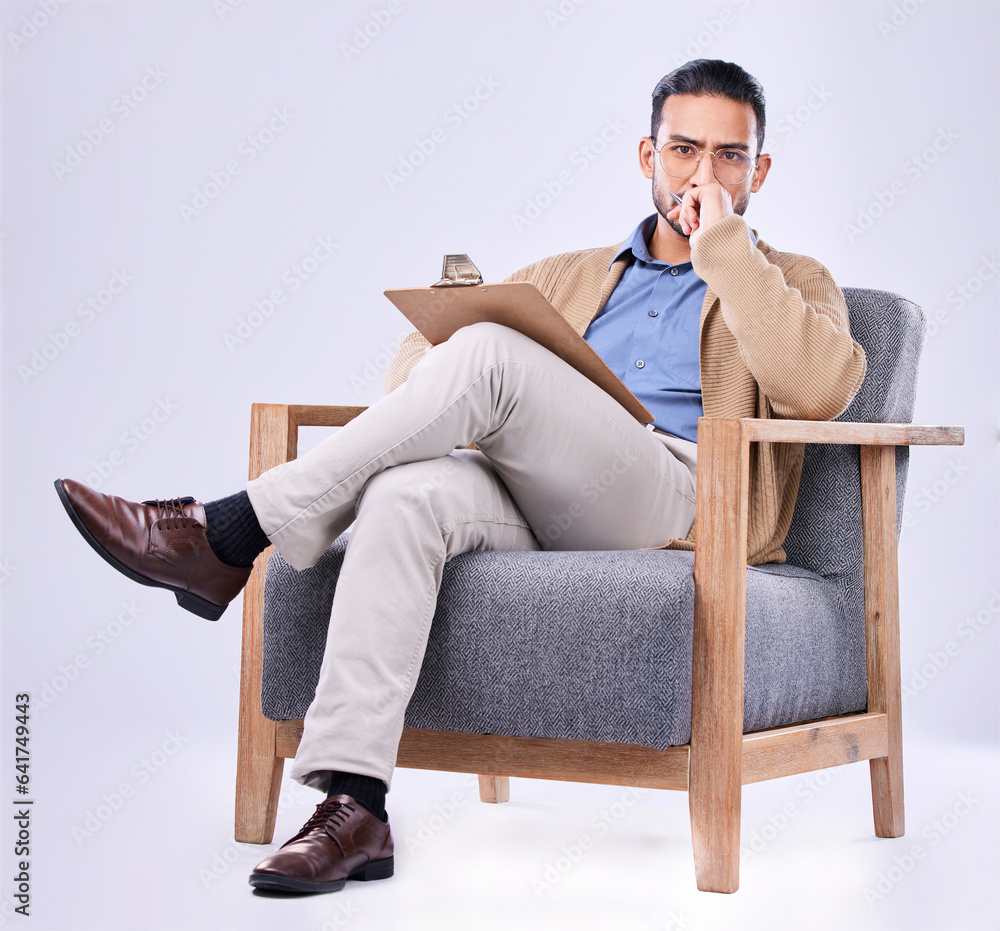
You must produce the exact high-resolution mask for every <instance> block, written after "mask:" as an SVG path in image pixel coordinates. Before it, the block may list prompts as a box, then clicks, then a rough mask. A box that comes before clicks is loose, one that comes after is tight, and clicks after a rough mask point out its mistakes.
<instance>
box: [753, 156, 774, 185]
mask: <svg viewBox="0 0 1000 931" xmlns="http://www.w3.org/2000/svg"><path fill="white" fill-rule="evenodd" d="M770 170H771V156H770V155H768V154H767V153H766V152H762V153H761V154H760V156H759V157H758V158H757V167H756V168H755V169H754V170H753V184H751V185H750V193H751V194H756V193H757V192H758V191H759V190H760V188H761V185H762V184H763V183H764V179H765V178H766V177H767V173H768V172H769V171H770Z"/></svg>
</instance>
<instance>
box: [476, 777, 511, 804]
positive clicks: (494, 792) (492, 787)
mask: <svg viewBox="0 0 1000 931" xmlns="http://www.w3.org/2000/svg"><path fill="white" fill-rule="evenodd" d="M479 800H480V801H481V802H509V801H510V776H480V777H479Z"/></svg>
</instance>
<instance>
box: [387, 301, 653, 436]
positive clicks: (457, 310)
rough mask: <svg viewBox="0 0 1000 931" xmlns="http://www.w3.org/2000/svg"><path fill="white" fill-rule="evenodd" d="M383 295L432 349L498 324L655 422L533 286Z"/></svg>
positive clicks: (645, 419)
mask: <svg viewBox="0 0 1000 931" xmlns="http://www.w3.org/2000/svg"><path fill="white" fill-rule="evenodd" d="M383 293H384V294H385V296H386V297H387V298H389V300H390V301H392V303H393V304H394V305H395V306H396V307H397V308H398V309H399V311H400V312H401V313H402V314H403V316H404V317H406V318H407V320H409V321H410V323H412V324H413V325H414V327H416V328H417V330H418V331H419V332H420V333H421V334H422V335H423V336H424V337H425V338H426V339H427V340H428V341H429V342H430V344H431V345H432V346H436V345H437V344H438V343H443V342H444V341H445V340H446V339H448V337H449V336H451V334H452V333H454V332H455V331H456V330H458V329H460V328H461V327H464V326H469V325H470V324H472V323H484V322H488V323H500V324H503V325H504V326H509V327H511V328H513V329H515V330H517V331H518V332H520V333H523V334H524V335H525V336H527V337H529V338H530V339H533V340H534V341H535V342H536V343H539V344H540V345H542V346H544V347H545V348H546V349H548V350H549V351H551V352H554V353H555V354H556V355H557V356H559V358H560V359H562V360H563V361H564V362H567V363H568V364H569V365H571V366H573V368H575V369H576V370H577V371H578V372H579V373H580V374H581V375H585V376H586V377H587V378H589V379H590V380H591V381H592V382H594V384H595V385H597V386H598V387H599V388H601V389H603V390H604V391H606V392H607V393H608V394H610V395H611V397H613V398H614V399H615V400H616V401H617V402H618V403H619V404H621V406H622V407H624V408H625V410H627V411H628V412H629V413H630V414H631V415H632V416H633V417H635V419H636V420H638V421H639V423H642V424H647V423H652V422H653V420H654V418H653V415H652V414H651V413H650V412H649V411H648V410H647V409H646V407H645V406H644V405H643V404H642V402H641V401H639V399H638V398H637V397H636V396H635V395H634V394H632V392H631V391H629V390H628V388H626V387H625V383H624V382H623V381H622V380H621V379H620V378H619V377H618V376H617V375H615V373H614V372H612V371H611V369H609V368H608V366H607V364H606V363H605V362H604V360H603V359H602V358H601V357H600V356H599V355H598V354H597V353H596V352H594V350H593V349H592V348H591V347H590V345H589V344H588V343H587V341H586V340H585V339H584V338H583V337H582V336H580V335H579V334H578V333H577V332H576V331H575V330H574V329H573V328H572V327H571V326H570V325H569V323H568V322H567V321H566V320H565V318H564V317H563V316H562V315H561V314H560V313H559V311H557V310H556V309H555V308H554V307H553V306H552V305H551V304H550V303H549V302H548V301H547V300H546V299H545V298H544V297H543V295H542V293H541V292H540V291H539V290H538V288H536V287H535V286H534V285H533V284H530V283H529V282H526V281H514V282H502V283H500V284H481V283H479V284H460V285H459V286H457V287H456V286H455V283H453V282H447V283H446V284H443V285H442V284H440V283H439V284H437V285H432V286H431V287H429V288H393V289H390V290H388V291H385V292H383Z"/></svg>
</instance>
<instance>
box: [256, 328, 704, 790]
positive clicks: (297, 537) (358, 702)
mask: <svg viewBox="0 0 1000 931" xmlns="http://www.w3.org/2000/svg"><path fill="white" fill-rule="evenodd" d="M470 443H475V444H476V446H477V449H476V450H469V449H466V448H465V447H467V446H469V444H470ZM695 450H696V447H695V444H694V443H690V442H687V441H685V440H680V439H677V438H674V437H670V436H667V435H665V434H660V433H654V432H652V431H651V430H648V429H646V428H645V427H643V425H642V424H640V423H639V422H638V421H636V420H635V419H634V418H633V417H632V416H631V415H630V414H628V412H627V411H626V410H625V409H624V408H623V407H621V405H619V404H618V403H617V402H616V401H614V400H613V399H612V398H611V397H610V396H609V395H607V394H605V393H604V392H603V391H601V390H600V389H599V388H597V387H596V386H595V385H594V384H593V383H592V382H591V381H590V380H589V379H587V378H585V377H584V376H583V375H581V374H579V373H578V372H577V371H576V370H575V369H573V368H572V367H571V366H569V365H568V364H567V363H565V362H563V361H562V360H561V359H560V358H559V357H558V356H556V355H554V354H553V353H551V352H549V351H548V350H547V349H545V348H544V347H542V346H540V345H538V344H537V343H535V342H534V341H533V340H530V339H528V338H527V337H525V336H523V335H522V334H520V333H518V332H517V331H515V330H512V329H510V328H508V327H504V326H500V325H498V324H493V323H478V324H475V325H473V326H468V327H463V328H462V329H460V330H458V331H457V332H456V333H455V334H454V335H453V336H452V337H451V338H450V339H449V340H448V341H447V342H445V343H441V344H439V345H438V346H435V347H433V348H431V349H430V350H429V351H428V352H427V354H426V355H425V356H424V358H423V359H421V360H420V362H419V363H418V364H417V365H416V366H415V367H414V368H413V370H412V371H411V373H410V376H409V378H408V380H407V381H406V382H405V383H404V384H402V385H400V386H399V387H398V388H397V389H396V390H395V391H393V392H392V393H391V394H389V395H387V396H386V397H385V398H383V399H382V400H381V401H379V402H378V403H377V404H374V405H372V406H371V407H370V408H368V410H366V411H365V412H364V413H363V414H361V415H360V416H359V417H357V418H355V419H354V420H353V421H351V423H349V424H348V425H347V426H345V427H342V428H340V429H339V430H337V431H336V432H335V433H333V434H332V435H331V436H330V437H329V438H328V439H326V440H325V441H324V442H322V443H321V444H319V445H318V446H317V447H315V448H314V449H312V450H310V451H309V452H308V453H306V454H305V455H303V456H302V457H300V458H298V459H295V460H293V461H292V462H289V463H286V464H284V465H280V466H277V467H276V468H274V469H271V470H269V471H268V472H265V473H264V474H263V475H261V476H260V478H258V479H255V480H254V481H252V482H250V483H249V485H248V486H247V493H248V494H249V497H250V501H251V504H252V505H253V508H254V511H255V512H256V514H257V517H258V520H259V521H260V524H261V527H262V528H263V530H264V532H265V533H266V534H267V536H268V537H269V539H270V540H271V542H272V543H274V545H275V547H276V548H277V550H278V552H280V553H281V555H282V556H283V557H284V558H285V559H286V560H287V561H288V562H289V563H291V565H292V566H294V567H295V568H296V569H305V568H308V567H309V566H312V565H313V564H314V563H315V562H316V560H317V559H319V557H320V555H321V554H322V553H323V552H324V550H326V549H327V547H329V545H330V544H331V543H332V542H333V540H335V539H336V538H337V537H338V536H339V535H340V534H341V533H342V532H343V531H344V530H346V529H347V528H348V526H350V525H351V523H352V522H354V527H353V529H352V532H351V536H350V542H349V543H348V546H347V551H346V554H345V556H344V563H343V567H342V569H341V572H340V577H339V580H338V582H337V590H336V596H335V598H334V602H333V611H332V615H331V619H330V629H329V634H328V636H327V644H326V653H325V655H324V658H323V664H322V668H321V671H320V677H319V683H318V685H317V689H316V697H315V699H314V700H313V702H312V704H311V705H310V706H309V710H308V712H307V714H306V717H305V730H304V733H303V737H302V742H301V744H300V746H299V750H298V753H297V755H296V757H295V762H294V765H293V766H292V777H293V778H294V779H296V780H298V781H299V782H302V783H304V784H306V785H311V786H314V787H316V788H318V789H321V790H324V791H325V789H326V783H327V782H328V779H327V777H326V773H328V772H329V771H332V770H342V771H345V772H352V773H360V774H364V775H368V776H375V777H378V778H380V779H382V780H383V781H384V782H385V783H386V786H389V785H390V783H391V780H392V772H393V768H394V766H395V762H396V751H397V748H398V744H399V738H400V735H401V733H402V728H403V714H404V712H405V710H406V706H407V704H408V702H409V700H410V696H411V694H412V693H413V689H414V686H415V685H416V678H417V675H418V673H419V671H420V665H421V662H422V659H423V655H424V650H425V648H426V644H427V637H428V634H429V631H430V625H431V620H432V619H433V617H434V611H435V605H436V602H437V594H438V590H439V588H440V584H441V573H442V570H443V567H444V564H445V562H447V561H448V560H449V559H451V558H452V557H453V556H456V555H458V554H459V553H464V552H467V551H469V550H538V549H550V550H618V549H641V548H644V547H654V546H659V545H662V544H664V543H666V542H667V541H668V540H669V539H670V538H671V537H684V536H686V535H687V533H688V531H689V530H690V528H691V525H692V523H693V522H694V489H695V465H696V461H695Z"/></svg>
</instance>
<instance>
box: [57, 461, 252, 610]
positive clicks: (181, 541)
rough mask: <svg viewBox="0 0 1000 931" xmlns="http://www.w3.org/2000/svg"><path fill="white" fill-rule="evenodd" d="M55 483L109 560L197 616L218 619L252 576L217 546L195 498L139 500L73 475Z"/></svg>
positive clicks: (84, 531)
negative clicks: (222, 556) (104, 490)
mask: <svg viewBox="0 0 1000 931" xmlns="http://www.w3.org/2000/svg"><path fill="white" fill-rule="evenodd" d="M55 485H56V491H57V492H58V493H59V498H60V500H61V501H62V503H63V506H64V507H65V508H66V512H67V513H68V514H69V516H70V518H71V519H72V521H73V523H74V524H75V525H76V529H77V530H79V531H80V533H81V534H83V538H84V539H85V540H86V541H87V542H88V543H89V544H90V545H91V546H92V547H93V548H94V549H95V550H97V552H98V553H100V554H101V556H103V557H104V559H105V560H106V561H107V562H109V563H111V565H112V566H114V567H115V568H116V569H117V570H118V571H119V572H121V573H122V574H123V575H127V576H128V577H129V578H130V579H131V580H132V581H133V582H139V583H140V584H142V585H153V586H156V587H157V588H166V589H169V590H170V591H172V592H174V594H175V595H176V596H177V603H178V604H179V605H180V606H181V607H182V608H186V609H187V610H188V611H191V612H192V613H193V614H197V615H198V617H203V618H206V619H207V620H210V621H217V620H218V619H219V618H220V617H221V616H222V612H223V611H225V610H226V606H227V605H228V604H229V602H230V601H232V600H233V599H234V598H235V597H236V596H237V595H238V594H239V593H240V591H241V590H242V588H243V586H244V585H246V583H247V579H248V578H250V571H251V570H250V569H247V568H243V567H240V566H229V565H226V563H224V562H222V561H221V560H220V559H219V558H218V556H216V555H215V553H213V552H212V548H211V547H210V546H209V545H208V537H207V536H206V535H205V508H204V506H203V505H202V504H200V503H199V502H198V501H195V500H194V498H174V499H172V500H170V501H143V502H142V503H141V504H135V503H133V502H131V501H126V500H125V499H124V498H115V497H113V496H112V495H102V494H100V493H99V492H96V491H94V489H93V488H90V487H89V486H87V485H83V484H81V483H80V482H74V481H73V480H72V479H69V478H63V479H59V480H57V481H56V483H55Z"/></svg>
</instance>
